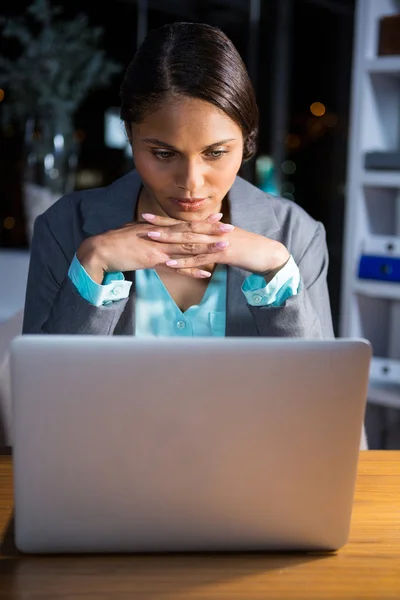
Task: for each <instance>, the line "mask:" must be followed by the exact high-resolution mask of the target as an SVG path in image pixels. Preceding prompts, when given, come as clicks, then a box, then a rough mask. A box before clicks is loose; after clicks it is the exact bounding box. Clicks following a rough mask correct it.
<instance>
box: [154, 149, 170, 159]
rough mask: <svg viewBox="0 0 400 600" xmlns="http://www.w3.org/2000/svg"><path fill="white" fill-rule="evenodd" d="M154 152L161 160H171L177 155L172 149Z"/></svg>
mask: <svg viewBox="0 0 400 600" xmlns="http://www.w3.org/2000/svg"><path fill="white" fill-rule="evenodd" d="M153 154H154V156H155V157H156V158H158V159H159V160H169V159H170V158H173V157H174V156H175V153H174V152H171V151H170V150H153Z"/></svg>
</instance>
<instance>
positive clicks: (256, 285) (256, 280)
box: [242, 256, 300, 306]
mask: <svg viewBox="0 0 400 600" xmlns="http://www.w3.org/2000/svg"><path fill="white" fill-rule="evenodd" d="M299 287H300V271H299V268H298V266H297V265H296V263H295V262H294V259H293V257H292V256H291V257H290V258H289V260H288V262H287V263H286V264H285V265H284V266H283V267H282V269H280V271H278V273H277V274H276V275H275V277H274V278H273V279H271V281H270V282H268V283H266V281H265V279H264V277H263V276H262V275H255V274H253V275H249V277H247V278H246V279H245V280H244V282H243V285H242V292H243V294H244V295H245V297H246V300H247V303H248V304H250V306H283V304H284V303H285V302H286V300H287V299H288V298H290V297H291V296H295V295H296V294H297V293H298V291H299Z"/></svg>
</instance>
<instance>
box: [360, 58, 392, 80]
mask: <svg viewBox="0 0 400 600" xmlns="http://www.w3.org/2000/svg"><path fill="white" fill-rule="evenodd" d="M365 64H366V69H367V71H368V73H374V74H375V73H376V74H380V75H393V76H400V56H380V57H378V58H371V59H369V60H367V61H366V63H365Z"/></svg>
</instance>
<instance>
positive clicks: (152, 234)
mask: <svg viewBox="0 0 400 600" xmlns="http://www.w3.org/2000/svg"><path fill="white" fill-rule="evenodd" d="M147 235H148V236H149V237H151V238H159V237H161V233H160V232H159V231H149V232H148V233H147Z"/></svg>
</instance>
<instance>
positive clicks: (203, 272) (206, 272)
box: [198, 270, 211, 277]
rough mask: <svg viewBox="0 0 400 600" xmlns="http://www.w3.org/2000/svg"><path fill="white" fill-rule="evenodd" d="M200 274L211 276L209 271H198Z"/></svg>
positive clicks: (201, 275)
mask: <svg viewBox="0 0 400 600" xmlns="http://www.w3.org/2000/svg"><path fill="white" fill-rule="evenodd" d="M198 274H199V275H200V277H211V273H209V272H208V271H201V270H200V271H198Z"/></svg>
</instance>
